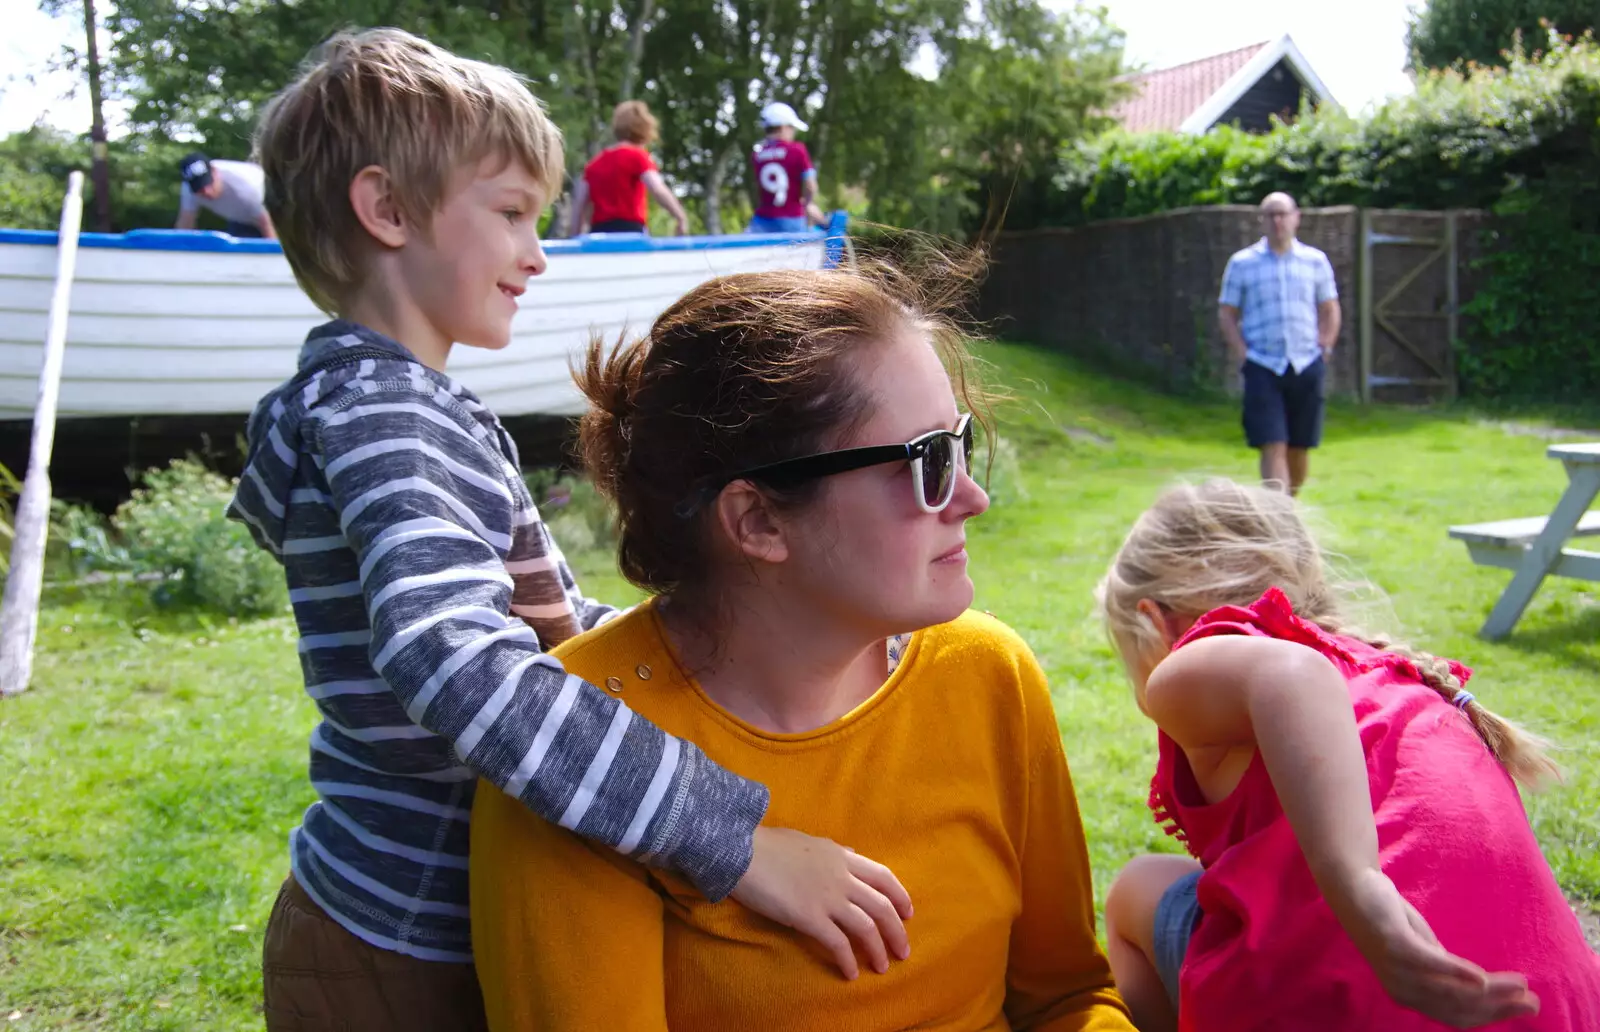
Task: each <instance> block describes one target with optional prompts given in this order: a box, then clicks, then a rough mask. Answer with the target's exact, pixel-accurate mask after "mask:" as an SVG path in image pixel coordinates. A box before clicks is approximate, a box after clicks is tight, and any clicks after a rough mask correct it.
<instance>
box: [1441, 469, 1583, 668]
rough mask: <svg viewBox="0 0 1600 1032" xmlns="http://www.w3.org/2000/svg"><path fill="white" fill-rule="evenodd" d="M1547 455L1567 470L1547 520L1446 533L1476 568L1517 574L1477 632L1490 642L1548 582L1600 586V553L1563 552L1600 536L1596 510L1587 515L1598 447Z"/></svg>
mask: <svg viewBox="0 0 1600 1032" xmlns="http://www.w3.org/2000/svg"><path fill="white" fill-rule="evenodd" d="M1545 454H1546V455H1548V456H1549V457H1550V458H1552V459H1559V460H1560V461H1561V464H1562V466H1563V467H1565V469H1566V471H1567V489H1566V491H1565V492H1563V493H1562V495H1561V500H1560V501H1558V502H1556V507H1555V508H1554V509H1552V510H1551V512H1550V515H1549V516H1529V517H1524V518H1521V519H1513V520H1500V521H1498V522H1494V523H1471V524H1467V525H1464V526H1459V527H1451V528H1450V536H1451V537H1453V538H1455V539H1456V540H1458V541H1465V542H1466V544H1467V551H1468V552H1469V553H1471V555H1472V561H1473V562H1475V563H1477V564H1478V565H1479V566H1499V567H1502V568H1504V569H1507V570H1513V571H1515V574H1514V575H1513V576H1512V578H1511V583H1510V584H1507V585H1506V590H1505V591H1503V592H1501V594H1500V601H1498V602H1496V603H1495V605H1494V610H1493V611H1492V612H1491V613H1490V614H1489V619H1487V620H1485V621H1484V623H1483V628H1482V629H1481V630H1480V631H1479V632H1478V633H1479V634H1481V635H1482V636H1483V637H1485V638H1488V639H1491V640H1493V639H1496V638H1503V637H1505V636H1506V635H1508V634H1510V633H1511V629H1512V628H1513V627H1515V626H1516V625H1517V621H1518V620H1519V619H1521V617H1522V611H1523V610H1524V609H1526V608H1528V603H1529V602H1530V601H1532V600H1533V595H1534V592H1536V591H1538V590H1539V585H1540V584H1542V583H1544V579H1545V578H1546V577H1551V576H1554V577H1574V578H1577V579H1579V580H1591V581H1600V552H1586V551H1583V550H1582V549H1578V548H1568V547H1567V542H1568V541H1569V540H1570V539H1572V538H1576V537H1588V536H1590V535H1595V534H1600V511H1596V512H1590V511H1589V506H1590V505H1591V504H1593V502H1594V500H1595V496H1596V495H1597V494H1600V442H1595V443H1593V444H1557V445H1552V446H1551V447H1550V449H1549V451H1547V452H1546V453H1545Z"/></svg>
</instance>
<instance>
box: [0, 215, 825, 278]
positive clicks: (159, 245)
mask: <svg viewBox="0 0 1600 1032" xmlns="http://www.w3.org/2000/svg"><path fill="white" fill-rule="evenodd" d="M849 219H850V217H849V216H848V215H847V214H845V213H844V212H842V211H840V212H834V213H833V216H832V218H831V219H830V220H829V222H828V227H827V228H826V229H814V230H810V231H808V232H805V233H740V234H736V235H730V236H681V237H650V236H644V235H642V234H637V233H600V234H595V235H592V236H586V237H580V238H579V239H577V240H546V241H545V242H544V249H545V251H546V252H548V253H550V254H637V253H640V252H647V251H708V250H714V249H719V250H720V249H724V248H737V247H770V246H771V245H773V244H809V243H813V242H815V241H818V240H821V241H824V242H825V248H826V250H825V255H826V259H825V264H826V265H827V266H829V267H830V268H831V267H832V266H835V265H837V264H839V261H840V260H841V259H842V257H843V255H844V234H845V227H846V226H847V225H848V223H849ZM57 236H58V234H57V233H56V232H55V231H53V230H48V229H0V244H33V245H36V246H43V247H54V246H56V237H57ZM78 246H79V247H103V248H111V249H114V250H122V251H205V252H223V253H228V254H281V253H283V248H282V247H280V246H279V245H278V242H277V241H276V240H241V239H238V238H235V237H232V236H229V235H228V234H226V233H218V232H215V231H213V230H190V229H135V230H132V231H130V232H127V233H80V234H79V235H78Z"/></svg>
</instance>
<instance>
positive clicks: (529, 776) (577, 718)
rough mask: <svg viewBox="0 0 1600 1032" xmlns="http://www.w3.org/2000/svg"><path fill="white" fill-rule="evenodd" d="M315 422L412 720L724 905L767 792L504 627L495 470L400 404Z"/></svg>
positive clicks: (373, 399) (424, 413) (531, 796)
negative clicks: (727, 769)
mask: <svg viewBox="0 0 1600 1032" xmlns="http://www.w3.org/2000/svg"><path fill="white" fill-rule="evenodd" d="M315 418H316V419H317V426H316V428H315V435H316V438H317V441H318V449H317V451H318V460H319V462H320V463H321V465H322V468H323V471H324V473H325V475H326V477H327V481H328V486H329V490H330V493H331V495H332V498H333V502H334V506H335V508H336V510H337V511H338V513H339V517H340V522H341V526H342V529H343V531H344V535H345V538H346V539H347V540H348V541H349V543H350V545H351V547H352V548H353V549H355V551H356V555H357V558H358V560H359V562H360V580H361V588H362V594H363V596H364V599H365V603H366V609H367V613H368V618H369V620H370V622H371V625H372V639H371V646H370V656H371V659H372V664H373V666H374V668H375V669H376V670H377V672H378V674H379V675H380V676H381V677H383V679H384V680H385V681H386V682H387V683H388V684H389V686H390V687H391V688H392V689H393V691H394V692H395V695H396V696H397V697H398V698H399V700H400V702H401V703H402V705H403V706H404V707H405V709H406V713H407V714H408V715H409V716H410V718H411V719H412V720H413V721H415V722H416V723H417V724H419V725H421V726H422V727H423V728H425V729H427V730H428V731H431V732H433V733H434V734H437V735H440V736H442V737H444V738H445V739H447V740H449V741H450V742H451V743H452V744H453V746H454V747H455V751H456V753H457V755H459V756H460V757H461V758H462V759H463V760H464V761H465V762H466V763H467V765H468V766H470V767H471V768H472V769H473V770H475V771H476V772H477V773H478V774H480V775H481V776H482V777H484V778H486V779H487V780H489V781H491V782H492V783H494V784H495V785H498V786H500V788H501V789H503V790H504V791H505V792H507V793H508V794H510V795H512V796H515V797H516V798H518V799H519V800H521V801H522V802H523V804H524V805H526V806H527V807H528V808H529V809H530V810H532V811H533V812H534V813H536V814H538V815H539V816H540V817H543V818H545V819H546V820H549V821H551V822H553V823H557V824H560V825H561V826H563V827H566V828H569V829H571V830H572V831H574V832H576V833H578V834H579V835H582V836H584V837H585V838H589V839H592V840H595V841H598V842H602V843H604V844H606V845H608V846H611V847H613V848H615V849H617V850H618V851H620V852H622V853H624V854H626V855H629V856H632V857H635V858H637V859H639V860H642V861H644V862H647V863H650V864H653V865H656V866H662V867H670V868H672V869H674V870H677V871H679V872H681V873H682V874H684V875H685V876H686V877H688V878H689V879H690V880H691V881H693V882H694V883H695V885H696V887H697V888H699V889H700V891H701V892H703V893H705V895H706V896H707V897H708V898H709V899H712V900H717V899H721V898H722V897H723V896H725V895H726V894H727V893H728V892H729V891H731V890H732V888H733V886H734V885H735V884H736V883H737V882H738V880H739V879H740V878H741V877H742V876H743V874H744V871H745V869H746V868H747V867H748V866H749V862H750V855H751V845H752V835H753V832H754V830H755V827H756V825H757V824H759V823H760V820H761V817H762V815H763V814H764V813H765V810H766V805H767V791H766V789H765V788H764V787H763V786H761V785H758V784H754V783H752V782H749V781H746V780H744V779H742V778H739V777H737V776H735V775H733V774H731V773H729V772H727V771H725V770H723V769H722V768H720V767H718V766H716V765H715V764H713V763H712V762H710V761H709V760H707V759H706V758H705V756H704V754H703V753H701V752H700V750H699V749H697V748H696V747H695V746H694V745H693V743H690V742H685V741H681V740H679V739H677V738H674V737H672V736H670V735H667V734H665V733H664V732H663V731H661V730H660V729H659V728H657V727H656V726H655V725H653V724H651V723H649V722H648V721H646V720H644V719H643V718H641V717H639V716H637V715H635V714H634V713H633V712H632V711H631V710H629V709H628V708H627V707H625V706H623V705H622V704H621V702H620V701H618V700H617V699H615V698H612V697H611V696H609V695H607V694H606V693H605V692H603V691H601V690H599V689H597V688H595V687H594V686H593V685H591V684H588V683H587V682H585V681H583V680H581V679H580V678H578V677H576V676H572V675H569V674H567V673H566V672H565V671H564V670H563V669H562V667H561V664H560V663H559V661H557V660H555V659H554V658H552V657H551V656H549V655H546V654H545V653H543V652H542V651H541V649H540V646H539V641H538V639H537V636H536V635H535V634H534V632H533V630H532V629H531V628H530V627H529V626H528V625H527V624H525V623H524V622H523V621H522V620H520V619H518V618H516V617H513V616H511V615H510V609H509V606H510V603H511V594H512V582H511V579H510V577H509V575H508V574H507V573H506V569H505V565H504V560H503V556H504V555H505V553H506V550H507V549H508V548H509V547H510V542H511V531H512V522H513V518H514V512H515V507H514V501H513V497H512V495H511V491H510V488H509V487H508V486H507V485H506V483H505V481H504V477H503V475H502V470H501V469H500V468H499V467H498V466H497V464H496V462H495V459H494V457H493V456H491V455H490V453H489V452H488V451H486V450H485V448H484V447H483V446H482V445H480V444H479V443H478V441H477V440H476V439H475V438H474V437H473V436H472V435H471V433H470V432H469V431H468V430H467V429H465V428H464V427H463V426H462V425H460V424H459V423H457V422H456V421H455V420H454V419H452V418H451V416H450V414H449V413H448V412H445V411H442V410H441V409H440V408H439V406H438V405H436V404H432V403H431V399H428V398H426V397H423V396H420V395H417V394H408V393H407V392H405V391H402V390H393V391H376V392H373V393H369V394H367V395H364V396H363V397H361V398H360V399H359V400H358V401H357V402H356V403H354V404H353V405H351V406H349V407H347V408H343V409H340V410H336V411H331V412H327V411H325V412H321V413H317V414H316V415H315ZM562 565H563V567H564V564H562ZM561 572H562V576H563V581H564V583H565V582H568V581H570V580H571V573H570V571H567V570H565V569H564V568H563V570H562V571H561ZM575 590H576V585H573V591H574V592H575ZM581 615H582V614H580V616H581ZM596 618H598V617H596Z"/></svg>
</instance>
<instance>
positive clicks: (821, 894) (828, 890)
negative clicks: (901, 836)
mask: <svg viewBox="0 0 1600 1032" xmlns="http://www.w3.org/2000/svg"><path fill="white" fill-rule="evenodd" d="M732 896H733V898H734V899H736V900H738V901H739V902H740V903H743V904H744V905H745V906H747V907H749V908H750V909H751V910H754V911H755V912H756V913H758V914H760V915H761V916H762V917H765V918H768V919H770V920H773V921H776V922H778V923H779V924H783V925H788V926H789V927H790V928H793V929H794V930H795V931H797V932H800V933H801V934H802V935H808V936H810V937H811V938H813V939H815V940H817V941H818V942H819V943H821V944H822V945H823V947H824V948H825V949H826V950H827V951H828V952H829V953H831V954H832V955H833V962H834V963H835V964H836V965H838V968H839V971H840V972H841V973H842V974H843V975H844V977H845V978H849V979H854V978H855V977H856V976H857V975H858V974H859V973H860V968H859V966H858V965H857V964H856V956H855V951H854V949H853V948H852V946H851V942H852V940H854V943H855V945H858V946H860V947H861V949H862V952H864V953H865V954H866V956H867V959H868V961H869V962H870V963H871V965H872V969H873V970H874V971H877V972H878V973H879V974H882V973H883V972H885V971H887V970H889V955H890V954H891V953H892V954H893V955H894V957H895V958H896V959H898V960H905V959H906V958H907V957H909V956H911V946H910V943H909V942H908V941H907V939H906V926H905V923H904V922H905V921H907V920H909V919H910V918H911V897H910V896H909V895H907V894H906V890H905V888H904V887H903V886H902V885H901V884H900V881H899V879H897V878H896V877H895V876H894V873H893V872H891V871H890V870H889V869H888V868H887V867H885V866H883V865H882V864H880V863H877V862H875V861H872V860H868V859H867V858H866V857H864V856H861V855H859V854H857V853H856V852H855V851H854V850H851V849H847V848H846V847H844V846H841V845H839V844H838V843H836V842H832V841H830V840H828V839H824V838H816V837H814V836H811V835H806V834H803V833H802V832H798V831H791V830H789V829H787V828H766V827H761V828H757V829H756V833H755V848H754V851H753V854H752V856H751V858H750V868H749V870H747V871H745V874H744V877H743V878H741V879H740V880H739V884H737V885H735V886H734V888H733V893H732Z"/></svg>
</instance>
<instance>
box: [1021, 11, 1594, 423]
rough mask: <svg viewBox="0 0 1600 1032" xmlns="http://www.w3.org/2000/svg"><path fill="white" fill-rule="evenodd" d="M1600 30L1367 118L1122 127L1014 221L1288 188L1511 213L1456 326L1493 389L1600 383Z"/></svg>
mask: <svg viewBox="0 0 1600 1032" xmlns="http://www.w3.org/2000/svg"><path fill="white" fill-rule="evenodd" d="M1597 128H1600V47H1597V46H1596V44H1595V43H1594V41H1593V40H1592V39H1583V40H1578V41H1575V42H1574V41H1567V42H1561V43H1559V44H1558V45H1556V46H1555V47H1554V49H1552V50H1551V51H1550V52H1548V53H1545V54H1535V55H1531V56H1522V55H1517V56H1515V57H1514V59H1513V60H1512V61H1511V62H1510V64H1509V66H1508V67H1507V68H1504V69H1495V70H1481V69H1480V70H1476V71H1475V72H1474V73H1473V74H1472V75H1470V76H1464V75H1461V74H1458V73H1455V72H1435V73H1425V74H1424V75H1423V76H1422V77H1421V78H1420V80H1419V82H1418V87H1417V91H1416V93H1415V95H1413V96H1409V97H1404V98H1399V99H1396V100H1393V101H1391V102H1389V103H1388V104H1387V105H1385V106H1383V107H1381V108H1379V109H1378V110H1377V111H1375V112H1374V113H1372V114H1371V115H1370V116H1369V117H1365V118H1357V117H1354V116H1352V115H1349V114H1346V113H1344V112H1342V111H1318V112H1312V113H1306V114H1304V115H1303V116H1302V117H1301V118H1300V119H1298V120H1297V121H1296V122H1295V123H1294V124H1292V125H1280V126H1278V127H1277V128H1276V129H1275V130H1274V131H1273V132H1271V133H1268V134H1265V135H1259V136H1252V135H1250V134H1247V133H1243V132H1240V131H1238V130H1236V129H1232V128H1226V127H1225V128H1219V129H1216V130H1214V131H1212V132H1210V133H1207V134H1206V135H1204V136H1185V135H1180V134H1177V133H1157V134H1144V135H1130V134H1126V133H1113V134H1111V135H1108V136H1105V137H1102V138H1100V139H1099V140H1096V141H1094V142H1093V143H1090V144H1084V145H1079V146H1075V147H1072V148H1069V149H1068V150H1067V151H1065V152H1064V153H1063V154H1062V155H1061V157H1060V165H1059V168H1058V170H1057V171H1056V173H1055V175H1054V176H1053V177H1052V179H1051V181H1050V182H1049V183H1036V184H1033V188H1032V189H1027V190H1022V191H1019V197H1018V203H1016V204H1014V205H1013V209H1012V213H1011V214H1012V218H1010V219H1008V221H1007V228H1011V229H1017V228H1025V227H1027V226H1051V225H1054V226H1073V225H1081V224H1083V223H1086V222H1092V221H1097V220H1100V219H1108V218H1122V217H1129V216H1137V215H1148V214H1153V213H1156V212H1161V211H1167V210H1171V209H1173V208H1182V207H1189V206H1193V205H1210V204H1254V203H1256V202H1257V201H1259V200H1260V199H1261V197H1262V196H1263V195H1264V194H1266V193H1268V192H1269V191H1272V190H1287V191H1289V192H1290V193H1292V194H1294V195H1295V197H1296V198H1297V199H1298V200H1299V201H1300V203H1301V204H1302V205H1304V206H1308V207H1311V206H1325V205H1336V204H1353V205H1360V206H1364V207H1379V208H1413V209H1423V210H1427V209H1444V208H1483V209H1488V210H1492V211H1494V212H1496V213H1498V214H1499V215H1500V216H1502V218H1499V219H1496V220H1495V221H1494V223H1493V225H1494V228H1493V229H1491V230H1489V231H1488V232H1489V233H1490V234H1491V236H1492V237H1493V239H1492V240H1491V241H1489V243H1490V246H1489V247H1487V248H1486V249H1485V250H1486V254H1487V257H1486V258H1484V259H1483V265H1484V268H1483V270H1482V271H1483V272H1484V275H1483V276H1482V277H1481V278H1482V281H1483V282H1482V285H1481V286H1480V288H1479V290H1478V291H1477V293H1476V295H1475V296H1474V298H1473V299H1472V301H1471V302H1470V304H1469V305H1468V307H1467V310H1466V313H1465V314H1466V315H1467V316H1468V318H1467V319H1466V320H1465V321H1464V323H1463V326H1464V327H1465V329H1464V331H1463V332H1464V339H1463V340H1462V341H1459V342H1458V347H1459V349H1460V352H1461V355H1460V357H1461V361H1460V368H1461V373H1462V387H1463V390H1464V391H1465V392H1467V393H1469V394H1472V395H1475V396H1478V397H1482V398H1502V399H1515V400H1538V401H1547V400H1560V401H1578V402H1585V401H1587V402H1591V403H1592V402H1593V400H1594V399H1595V398H1597V397H1600V343H1597V342H1596V337H1595V327H1596V323H1597V321H1600V320H1597V316H1600V132H1597Z"/></svg>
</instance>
